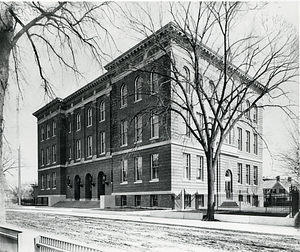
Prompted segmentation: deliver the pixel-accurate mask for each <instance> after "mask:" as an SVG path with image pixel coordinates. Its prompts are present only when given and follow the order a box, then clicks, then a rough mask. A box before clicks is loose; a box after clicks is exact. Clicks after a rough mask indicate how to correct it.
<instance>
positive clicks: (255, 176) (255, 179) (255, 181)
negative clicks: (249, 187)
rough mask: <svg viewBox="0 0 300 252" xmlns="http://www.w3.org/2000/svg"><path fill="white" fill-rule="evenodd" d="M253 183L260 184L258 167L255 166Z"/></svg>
mask: <svg viewBox="0 0 300 252" xmlns="http://www.w3.org/2000/svg"><path fill="white" fill-rule="evenodd" d="M253 184H254V185H258V167H257V166H254V168H253Z"/></svg>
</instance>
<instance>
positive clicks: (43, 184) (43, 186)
mask: <svg viewBox="0 0 300 252" xmlns="http://www.w3.org/2000/svg"><path fill="white" fill-rule="evenodd" d="M41 180H42V189H45V187H46V185H45V177H44V175H42V177H41Z"/></svg>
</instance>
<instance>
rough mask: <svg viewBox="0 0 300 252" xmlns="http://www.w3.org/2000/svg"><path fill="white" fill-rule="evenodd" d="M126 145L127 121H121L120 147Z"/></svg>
mask: <svg viewBox="0 0 300 252" xmlns="http://www.w3.org/2000/svg"><path fill="white" fill-rule="evenodd" d="M124 145H127V121H126V120H124V121H121V146H124Z"/></svg>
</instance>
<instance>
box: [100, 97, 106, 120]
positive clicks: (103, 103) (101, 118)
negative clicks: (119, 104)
mask: <svg viewBox="0 0 300 252" xmlns="http://www.w3.org/2000/svg"><path fill="white" fill-rule="evenodd" d="M99 113H100V115H99V120H100V122H102V121H105V102H104V101H102V102H101V103H100V109H99Z"/></svg>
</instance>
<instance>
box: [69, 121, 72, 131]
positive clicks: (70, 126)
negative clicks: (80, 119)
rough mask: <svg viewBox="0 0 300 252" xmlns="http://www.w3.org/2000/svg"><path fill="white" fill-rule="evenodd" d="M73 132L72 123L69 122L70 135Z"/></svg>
mask: <svg viewBox="0 0 300 252" xmlns="http://www.w3.org/2000/svg"><path fill="white" fill-rule="evenodd" d="M71 132H72V122H71V121H69V133H71Z"/></svg>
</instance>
